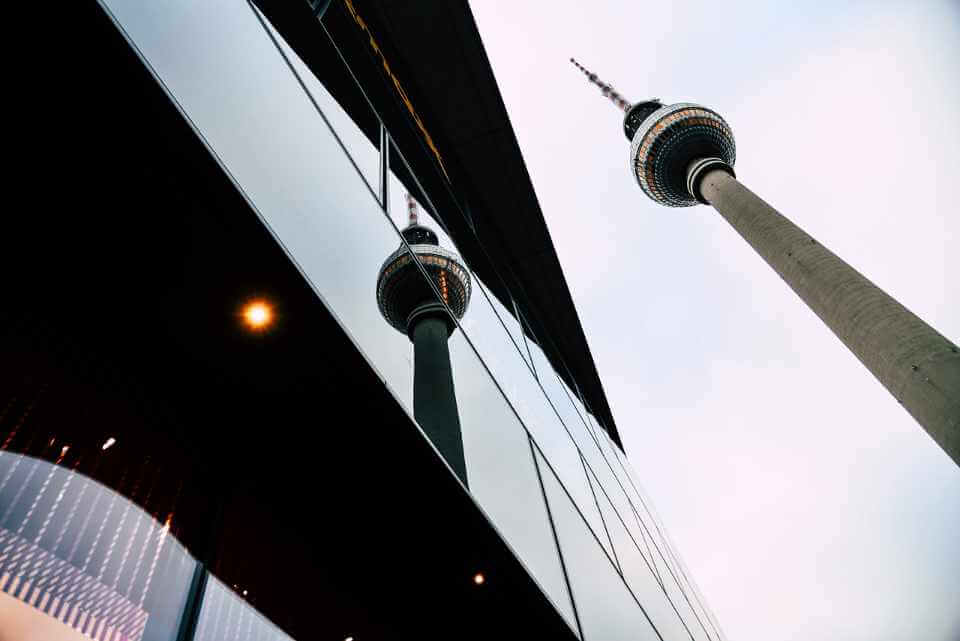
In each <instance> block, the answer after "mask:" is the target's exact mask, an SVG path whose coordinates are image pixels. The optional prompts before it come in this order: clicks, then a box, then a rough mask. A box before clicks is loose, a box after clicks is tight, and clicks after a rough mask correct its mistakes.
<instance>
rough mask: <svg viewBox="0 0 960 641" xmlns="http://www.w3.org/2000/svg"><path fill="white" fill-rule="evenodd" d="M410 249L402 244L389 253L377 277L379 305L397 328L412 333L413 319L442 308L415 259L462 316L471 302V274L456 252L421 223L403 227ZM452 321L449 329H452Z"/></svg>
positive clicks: (384, 315) (448, 305)
mask: <svg viewBox="0 0 960 641" xmlns="http://www.w3.org/2000/svg"><path fill="white" fill-rule="evenodd" d="M402 233H403V237H404V239H406V241H407V243H408V244H409V245H410V251H411V252H412V253H413V256H411V255H410V252H408V251H407V248H406V247H404V246H401V247H400V248H399V249H397V251H395V252H393V253H392V254H390V256H388V257H387V260H385V261H384V263H383V267H381V268H380V275H379V277H378V278H377V306H378V307H379V308H380V313H381V314H383V317H384V318H385V319H386V321H387V322H388V323H390V325H391V326H393V327H394V328H395V329H396V330H398V331H400V332H403V333H404V334H407V335H410V331H411V330H412V328H413V323H412V321H413V320H415V319H416V318H417V317H418V316H420V314H422V313H426V312H433V313H436V312H440V313H444V314H445V313H446V312H444V311H443V308H442V306H440V304H439V302H438V301H437V296H436V294H435V293H434V291H433V288H431V287H430V284H429V283H428V282H427V281H426V280H425V279H424V277H423V274H422V273H421V272H420V270H419V269H418V268H417V265H416V263H415V262H414V256H415V257H416V260H417V261H419V263H420V265H422V266H423V269H424V270H425V271H426V272H427V274H428V275H429V277H430V280H431V281H433V285H434V286H435V287H436V289H437V291H438V292H440V296H441V297H442V298H443V301H444V302H445V303H446V304H447V307H449V308H450V311H452V312H453V314H454V316H456V317H457V319H458V320H459V319H461V318H463V315H464V313H466V311H467V305H468V304H469V303H470V274H469V272H467V269H466V267H464V265H463V263H462V262H461V261H460V258H459V256H457V255H456V254H455V253H454V252H452V251H449V250H447V249H444V248H443V247H440V245H439V244H438V242H437V235H436V234H435V233H434V232H433V231H431V230H430V229H428V228H427V227H424V226H422V225H418V224H412V225H410V226H409V227H407V228H406V229H404V230H403V232H402ZM453 327H454V326H453V323H452V322H451V323H450V331H451V332H452V331H453Z"/></svg>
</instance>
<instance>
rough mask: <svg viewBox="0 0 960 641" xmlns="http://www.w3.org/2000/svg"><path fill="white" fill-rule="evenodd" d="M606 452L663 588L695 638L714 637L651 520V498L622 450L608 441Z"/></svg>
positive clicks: (664, 541) (711, 627)
mask: <svg viewBox="0 0 960 641" xmlns="http://www.w3.org/2000/svg"><path fill="white" fill-rule="evenodd" d="M607 445H608V448H609V451H610V452H611V454H612V455H613V456H614V457H615V460H613V461H612V463H613V467H614V470H616V471H617V473H618V474H617V476H618V478H620V479H621V481H622V483H623V486H624V487H625V488H626V490H627V492H628V494H629V497H630V502H631V503H632V504H633V505H635V506H636V516H637V518H638V519H640V520H641V525H642V526H643V527H642V532H641V533H642V534H644V535H645V537H644V538H647V537H649V541H650V543H651V545H652V546H653V547H648V548H647V550H651V551H652V554H653V561H654V565H655V569H656V570H657V572H658V575H659V577H660V578H661V580H662V582H663V584H664V586H665V588H666V589H667V591H668V592H669V594H670V598H671V599H672V600H673V601H674V603H675V605H676V607H677V609H678V610H679V611H680V613H681V614H682V615H683V618H684V620H685V621H686V622H687V625H688V627H689V628H690V630H691V631H692V633H693V634H694V636H695V637H696V638H708V639H716V638H717V634H716V631H715V629H714V628H713V625H712V622H711V621H710V620H709V617H708V616H707V614H706V612H705V611H704V608H703V606H702V605H701V603H700V602H699V595H698V594H697V593H696V592H695V591H694V590H693V589H691V587H690V585H689V584H688V582H687V580H686V577H685V576H684V575H683V574H682V573H681V571H680V567H679V564H678V562H677V558H676V556H675V553H674V551H673V550H672V548H671V546H670V544H669V542H668V541H666V540H665V539H664V538H663V534H664V530H662V529H661V528H660V526H659V523H657V522H655V521H654V520H653V517H652V516H651V512H650V510H649V509H648V505H649V501H650V499H649V498H648V497H641V495H640V494H639V493H638V491H637V489H638V488H639V484H638V483H636V482H635V480H634V478H633V470H632V468H631V467H630V464H629V462H628V461H627V460H626V457H625V456H624V454H623V452H621V451H620V450H619V449H618V448H617V447H616V446H615V445H613V444H612V443H610V442H609V441H608V443H607Z"/></svg>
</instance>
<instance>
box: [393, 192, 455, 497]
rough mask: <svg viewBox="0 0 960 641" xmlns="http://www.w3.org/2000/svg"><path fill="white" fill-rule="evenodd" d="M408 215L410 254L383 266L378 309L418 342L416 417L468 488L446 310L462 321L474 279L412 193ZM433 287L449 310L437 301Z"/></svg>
mask: <svg viewBox="0 0 960 641" xmlns="http://www.w3.org/2000/svg"><path fill="white" fill-rule="evenodd" d="M407 211H408V215H409V224H408V225H407V227H406V228H405V229H404V230H403V231H402V232H400V233H401V234H402V235H403V238H404V240H406V241H407V245H409V246H410V251H407V247H406V245H401V246H400V248H399V249H397V251H395V252H393V253H392V254H390V256H388V257H387V260H385V261H384V263H383V267H381V268H380V275H379V276H378V278H377V306H378V307H379V308H380V313H381V314H383V317H384V318H385V319H386V321H387V322H388V323H390V325H391V326H393V327H394V328H395V329H397V330H398V331H400V332H403V333H404V334H406V335H407V336H409V337H410V340H411V341H412V342H413V354H414V356H413V415H414V417H415V418H416V419H417V422H418V423H419V424H420V427H422V428H423V431H424V432H426V434H427V436H428V437H429V438H430V441H431V442H432V443H433V444H434V446H435V447H436V448H437V449H438V450H439V451H440V454H441V455H443V457H444V459H446V461H447V463H448V464H449V465H450V467H452V468H453V470H454V472H456V473H457V476H459V477H460V480H461V481H463V484H464V485H466V484H467V465H466V461H465V459H464V456H463V437H462V435H461V430H460V416H459V413H458V412H457V397H456V394H455V393H454V388H453V371H452V369H451V367H450V350H449V347H448V345H447V340H448V339H449V338H450V335H451V334H452V333H453V331H454V330H455V329H456V324H455V323H454V320H453V318H451V317H450V314H449V313H448V312H447V308H448V307H449V308H450V311H452V312H453V314H454V315H455V316H456V317H457V320H459V319H461V318H463V314H464V313H465V312H466V311H467V305H468V304H469V303H470V274H469V273H468V272H467V270H466V268H465V267H464V265H463V263H462V262H461V261H460V258H459V257H458V256H457V255H456V254H455V253H453V252H451V251H448V250H446V249H444V248H443V247H440V243H439V241H438V240H437V235H436V234H435V233H434V232H433V231H432V230H431V229H429V228H427V227H424V226H423V225H421V224H420V223H419V222H418V216H417V203H416V202H415V201H414V199H413V196H411V195H410V194H407ZM411 252H412V253H413V256H416V259H417V260H416V262H419V264H420V265H419V267H418V266H417V264H416V262H415V261H414V260H413V256H411V255H410V254H411ZM420 268H422V269H423V270H424V271H426V273H427V275H428V276H429V277H430V279H431V281H432V282H433V287H431V285H430V283H429V282H427V280H426V279H425V278H424V277H423V273H422V272H421V269H420ZM434 287H435V288H436V292H439V293H440V296H441V297H442V298H443V303H446V306H445V305H444V304H443V303H441V302H440V301H439V300H438V299H437V294H436V292H435V291H434Z"/></svg>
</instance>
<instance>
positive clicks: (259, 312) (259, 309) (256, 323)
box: [243, 300, 273, 331]
mask: <svg viewBox="0 0 960 641" xmlns="http://www.w3.org/2000/svg"><path fill="white" fill-rule="evenodd" d="M243 322H245V323H246V324H247V327H249V328H250V329H252V330H254V331H259V330H264V329H266V328H267V327H269V326H270V323H272V322H273V308H272V307H270V305H269V304H268V303H266V302H265V301H262V300H255V301H251V302H250V303H247V305H246V307H244V308H243Z"/></svg>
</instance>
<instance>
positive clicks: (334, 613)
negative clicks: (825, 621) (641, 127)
mask: <svg viewBox="0 0 960 641" xmlns="http://www.w3.org/2000/svg"><path fill="white" fill-rule="evenodd" d="M25 24H27V23H25ZM28 24H31V25H34V26H35V27H36V29H37V34H38V38H42V41H43V42H44V43H46V44H47V45H48V46H49V48H50V50H52V51H54V52H55V53H54V55H53V56H52V58H54V59H55V61H56V64H57V65H58V66H57V68H58V69H60V70H61V71H62V74H61V76H62V78H60V81H59V82H57V83H50V82H48V80H49V78H48V76H47V75H45V74H34V75H33V76H32V77H31V78H30V82H28V83H26V84H25V85H24V96H28V97H29V99H28V100H29V102H28V105H29V109H27V110H26V111H27V112H28V114H27V115H28V116H29V119H27V120H24V121H23V122H26V123H29V124H30V126H28V127H23V128H21V129H20V131H19V132H18V136H21V137H18V140H17V141H18V143H22V144H21V145H20V146H19V147H17V153H18V154H19V156H18V157H19V158H20V159H21V162H20V163H19V166H20V167H22V173H21V174H18V176H17V180H15V181H13V182H14V183H15V184H18V185H20V187H21V188H22V189H23V190H24V192H25V193H29V194H31V199H32V200H31V202H33V203H35V207H34V208H33V209H32V210H31V211H29V212H25V213H24V215H22V216H15V217H12V218H13V220H12V221H11V222H10V224H9V226H8V229H7V232H8V233H6V234H5V240H7V241H10V240H12V241H13V242H12V243H10V246H9V247H6V248H5V249H4V252H3V255H4V259H5V260H9V261H10V266H9V267H8V268H7V269H6V270H5V273H8V274H16V275H17V278H15V279H12V280H11V282H10V285H9V287H8V289H7V292H6V294H7V295H6V300H5V304H4V305H3V306H0V638H3V639H7V638H11V639H63V640H68V639H79V638H82V637H84V636H86V637H88V638H95V639H101V640H109V641H116V640H131V641H139V640H151V641H153V640H174V639H176V640H178V641H180V640H184V641H185V640H188V639H199V640H211V641H212V640H219V639H241V640H254V639H256V640H266V639H270V640H274V639H276V640H279V639H288V638H289V639H308V638H330V639H344V640H346V639H353V640H354V641H363V640H366V639H371V640H379V639H397V638H401V639H405V638H419V639H441V638H442V639H449V638H458V639H490V638H538V639H539V638H543V639H589V640H597V641H618V640H621V639H622V640H633V639H641V640H646V639H650V640H653V639H658V640H661V641H674V640H691V641H720V640H721V639H723V638H724V637H723V635H722V632H721V631H720V627H719V625H718V624H717V622H716V620H715V618H714V617H713V616H712V614H711V613H710V611H709V609H708V607H707V606H706V604H705V603H704V601H703V599H702V598H701V595H700V594H699V593H698V592H697V590H696V588H695V586H694V585H693V582H692V580H691V577H690V576H689V573H688V572H687V571H686V569H685V568H684V567H683V564H682V562H681V561H680V559H679V556H678V555H677V554H676V550H674V549H673V548H672V546H671V545H670V543H669V541H668V539H667V537H666V534H665V532H664V529H663V527H662V525H661V524H660V522H659V521H658V520H657V518H656V516H655V514H654V513H653V510H652V506H651V505H650V502H649V500H648V499H647V497H646V496H644V494H643V493H642V491H641V488H640V485H639V482H638V480H637V477H636V475H635V474H634V472H633V471H632V470H631V469H630V466H629V464H628V462H627V460H626V457H625V455H624V452H623V449H622V446H621V444H620V438H619V435H618V432H617V427H616V424H615V421H614V418H613V416H612V414H611V412H610V409H609V406H608V404H607V401H606V398H605V396H604V393H603V387H602V385H601V383H600V378H599V376H598V374H597V372H596V369H595V367H594V365H593V361H592V357H591V356H590V351H589V347H588V345H587V341H586V339H585V337H584V334H583V331H582V329H581V327H580V324H579V320H578V318H577V313H576V310H575V309H574V306H573V303H572V301H571V298H570V294H569V291H568V290H567V286H566V283H565V280H564V276H563V273H562V271H561V269H560V266H559V262H558V260H557V257H556V253H555V251H554V249H553V246H552V243H551V241H550V236H549V232H548V230H547V229H546V226H545V224H544V220H543V216H542V214H541V212H540V210H539V206H538V204H537V199H536V195H535V194H534V192H533V189H532V186H531V184H530V180H529V177H528V176H527V174H526V171H525V168H524V165H523V159H522V157H521V155H520V152H519V148H518V146H517V142H516V139H515V137H514V134H513V132H512V130H511V127H510V124H509V120H508V117H507V114H506V112H505V109H504V106H503V103H502V100H501V99H500V97H499V92H498V90H497V87H496V83H495V81H494V78H493V74H492V71H491V69H490V66H489V63H488V62H487V60H486V57H485V55H484V52H483V45H482V43H481V41H480V38H479V35H478V33H477V30H476V26H475V25H474V23H473V18H472V16H471V14H470V11H469V8H468V7H467V5H466V3H389V2H375V1H372V0H333V2H331V3H329V4H328V3H309V2H300V3H298V2H273V1H272V0H259V1H257V2H255V3H254V2H251V3H244V2H224V3H222V4H215V3H195V2H187V1H184V2H172V3H164V4H163V5H162V6H160V5H155V4H144V3H139V2H126V1H123V0H111V1H105V2H102V3H78V4H76V5H70V6H68V7H64V8H63V10H62V12H61V13H60V14H58V15H57V20H55V21H54V20H51V19H50V17H49V16H46V15H38V16H36V18H35V21H34V22H31V23H28ZM64 96H69V97H70V98H71V99H70V101H69V105H70V108H69V109H64V100H63V97H64ZM51 150H55V151H56V153H51ZM54 159H55V160H54ZM404 192H409V193H410V194H412V197H413V198H414V199H415V200H416V201H418V202H419V203H420V204H421V206H422V208H423V214H422V217H423V220H424V221H427V219H428V218H429V221H428V222H426V224H424V225H420V224H419V222H420V221H414V222H415V223H416V224H414V225H412V226H407V227H406V228H401V227H400V226H398V224H397V220H398V218H400V217H401V216H402V212H403V210H404V201H403V194H404ZM398 248H399V249H398ZM385 257H387V260H386V262H385V261H384V258H385ZM431 295H432V296H433V298H431ZM468 303H469V304H468ZM418 310H419V311H418ZM401 317H402V318H401ZM385 321H386V322H385ZM421 328H422V331H421ZM398 330H400V331H398ZM421 333H422V334H423V336H421ZM421 338H422V341H421V340H420V339H421ZM418 341H419V343H418ZM438 362H439V363H440V365H439V366H438ZM438 367H440V369H438ZM438 381H439V382H438ZM448 383H449V384H450V388H451V389H449V390H447V391H448V392H449V393H447V394H445V395H443V397H444V398H445V399H446V401H447V405H445V406H444V408H443V411H440V412H438V411H436V406H435V405H433V404H431V403H429V402H427V403H426V404H425V405H424V404H423V403H421V402H420V399H423V398H425V396H424V394H427V395H428V396H427V397H429V395H430V394H434V395H436V392H437V390H438V388H441V387H443V386H445V385H447V384H448ZM421 387H422V388H423V389H421ZM424 408H426V409H424ZM431 410H433V411H432V412H431ZM453 423H456V425H453ZM453 427H456V429H457V431H458V432H459V444H460V448H459V449H458V448H456V447H453V448H451V447H450V443H449V442H447V443H444V442H443V435H445V434H446V435H449V434H451V433H453V432H452V428H453ZM467 481H468V482H467Z"/></svg>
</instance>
